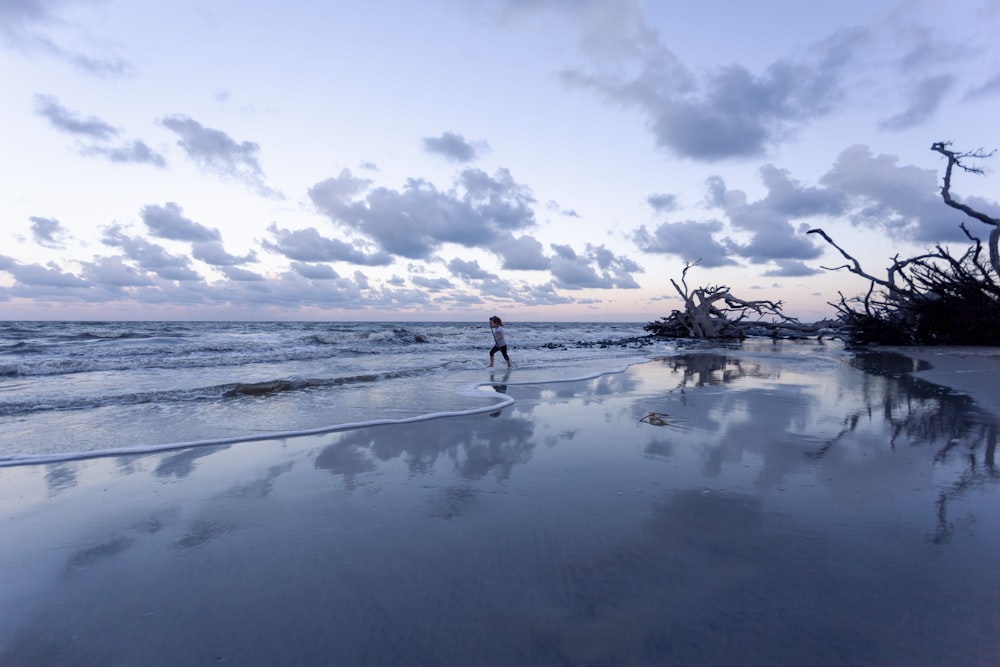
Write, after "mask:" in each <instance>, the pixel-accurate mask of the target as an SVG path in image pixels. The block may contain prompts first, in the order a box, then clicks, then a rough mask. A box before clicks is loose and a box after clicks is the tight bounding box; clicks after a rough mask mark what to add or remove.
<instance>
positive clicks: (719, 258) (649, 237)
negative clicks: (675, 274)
mask: <svg viewBox="0 0 1000 667" xmlns="http://www.w3.org/2000/svg"><path fill="white" fill-rule="evenodd" d="M724 228H725V226H724V225H723V224H722V222H721V221H719V220H708V221H701V222H699V221H696V220H683V221H680V222H664V223H661V224H660V225H657V227H656V229H654V230H653V231H652V232H650V231H649V230H647V229H646V227H645V226H642V227H640V228H639V229H637V230H636V231H635V232H633V234H632V241H633V242H634V243H635V244H636V245H637V246H639V249H640V250H642V251H643V252H648V253H655V254H664V255H674V256H676V257H679V258H681V259H683V260H684V261H685V262H698V263H699V264H700V265H701V266H705V267H717V266H732V265H734V264H738V262H737V261H736V260H735V258H734V257H733V253H732V252H731V246H730V244H729V243H727V242H726V241H725V240H722V241H720V240H718V239H717V238H716V234H718V233H719V232H721V231H722V230H723V229H724Z"/></svg>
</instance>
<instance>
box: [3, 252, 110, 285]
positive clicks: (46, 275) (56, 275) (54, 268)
mask: <svg viewBox="0 0 1000 667" xmlns="http://www.w3.org/2000/svg"><path fill="white" fill-rule="evenodd" d="M0 271H6V272H7V273H9V274H10V275H11V276H13V277H14V280H16V281H17V282H19V283H21V284H22V285H27V286H39V287H58V288H65V287H90V284H89V283H88V282H87V281H86V280H83V279H81V278H80V277H78V276H76V275H74V274H72V273H69V272H67V271H64V270H63V268H62V267H60V266H58V265H57V264H56V263H55V262H49V263H48V264H46V265H45V266H42V265H41V264H22V263H21V262H19V261H17V260H16V259H14V258H13V257H7V256H5V255H0Z"/></svg>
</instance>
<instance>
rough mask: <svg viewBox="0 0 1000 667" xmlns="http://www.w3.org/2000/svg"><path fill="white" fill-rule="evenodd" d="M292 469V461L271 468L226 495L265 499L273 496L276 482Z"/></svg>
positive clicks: (236, 486) (240, 484)
mask: <svg viewBox="0 0 1000 667" xmlns="http://www.w3.org/2000/svg"><path fill="white" fill-rule="evenodd" d="M291 469H292V462H291V461H289V462H287V463H282V464H281V465H276V466H271V467H270V468H268V469H267V470H265V471H264V472H263V474H261V476H260V477H258V478H257V479H255V480H252V481H249V482H241V483H239V484H236V485H235V486H233V487H232V488H231V489H230V490H229V491H227V492H226V495H229V496H236V497H241V498H265V497H267V496H269V495H271V492H272V491H273V490H274V482H275V480H277V479H278V477H280V476H281V475H283V474H285V473H287V472H289V471H290V470H291Z"/></svg>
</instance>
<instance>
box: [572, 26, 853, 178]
mask: <svg viewBox="0 0 1000 667" xmlns="http://www.w3.org/2000/svg"><path fill="white" fill-rule="evenodd" d="M870 39H871V35H870V34H869V33H868V32H866V31H863V30H843V31H839V32H837V33H834V35H833V36H831V37H830V38H828V39H826V40H823V41H821V42H818V43H816V44H814V45H813V46H812V47H810V48H809V49H808V51H807V52H806V53H805V55H803V56H802V57H801V58H800V59H798V60H796V61H793V60H791V59H783V60H777V61H775V62H774V63H772V64H771V65H770V66H768V67H767V68H765V69H764V70H763V71H762V72H760V73H754V72H751V71H750V70H749V69H747V68H746V67H744V66H743V65H740V64H731V65H727V66H723V67H719V68H716V69H714V70H710V71H707V72H704V73H700V74H695V73H693V72H691V71H690V70H688V68H687V67H685V66H684V65H683V63H682V62H681V61H680V60H679V59H678V58H677V57H676V56H675V55H674V54H673V53H672V52H670V51H669V50H668V49H667V48H666V47H664V46H663V45H662V44H660V43H659V41H658V40H657V39H655V38H654V37H652V36H651V37H649V38H647V39H646V40H644V41H643V42H641V43H639V44H640V45H641V48H640V49H638V51H637V53H636V55H635V57H634V59H633V60H634V64H635V66H634V68H633V69H634V72H633V73H632V74H631V75H624V74H620V73H617V72H615V71H611V72H610V73H602V72H600V71H598V72H586V71H583V70H581V69H570V70H567V71H565V72H563V74H562V78H563V81H564V82H566V83H567V84H569V85H571V86H575V87H579V88H581V89H583V90H589V91H593V92H595V93H597V94H599V95H601V96H603V97H604V98H605V99H607V100H609V101H612V102H616V103H619V104H622V105H624V106H627V107H633V108H637V109H639V110H640V111H641V112H643V113H644V114H645V116H646V119H647V124H648V127H649V129H650V130H651V131H652V133H653V137H654V140H655V142H656V145H657V146H658V147H660V148H662V149H664V150H666V151H668V152H670V153H672V154H675V155H678V156H680V157H685V158H690V159H694V160H700V161H706V162H714V161H718V160H723V159H727V158H751V157H758V156H761V155H764V154H766V152H767V151H768V150H769V149H770V148H772V147H774V146H776V145H778V144H780V143H781V142H783V141H785V140H786V139H787V138H788V137H790V136H792V135H793V134H794V133H795V132H796V130H797V129H798V128H800V127H801V126H803V125H804V124H806V123H807V122H809V121H811V120H814V119H816V118H820V117H823V116H826V115H828V114H829V113H830V112H832V111H833V110H834V109H836V108H837V107H838V105H839V104H841V103H842V101H843V99H844V96H845V91H844V86H845V83H844V78H845V74H846V72H847V71H848V70H849V67H850V66H851V65H852V64H853V63H854V62H855V61H856V60H857V57H858V54H859V53H860V52H862V51H863V46H864V45H865V44H867V43H868V42H869V41H870ZM617 69H618V70H621V69H622V68H621V67H620V66H618V67H617Z"/></svg>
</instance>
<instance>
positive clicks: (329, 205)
mask: <svg viewBox="0 0 1000 667" xmlns="http://www.w3.org/2000/svg"><path fill="white" fill-rule="evenodd" d="M368 185H369V182H368V181H366V180H363V179H357V178H355V177H354V176H353V175H352V174H351V173H350V171H349V170H346V169H345V170H344V171H342V172H341V174H340V175H339V176H338V177H336V178H329V179H326V180H324V181H321V182H320V183H317V184H316V185H314V186H313V187H312V188H310V189H309V197H310V199H311V200H312V201H313V203H314V204H315V205H316V208H317V209H318V210H319V211H320V212H321V213H323V214H325V215H327V216H328V217H329V218H330V220H331V221H332V222H333V223H334V224H336V225H338V226H340V227H345V228H347V229H349V230H351V231H352V232H354V233H358V234H361V235H362V236H363V237H365V238H367V239H370V240H371V241H372V242H373V243H375V244H376V245H377V246H378V247H379V248H380V249H382V250H384V251H385V252H388V253H391V254H393V255H398V256H401V257H406V258H408V259H427V258H429V257H430V256H431V255H432V254H433V253H434V252H435V251H436V250H438V249H439V248H440V247H441V246H442V245H444V244H446V243H453V244H457V245H461V246H465V247H469V248H473V247H476V248H481V247H489V246H490V245H491V244H492V243H493V242H495V241H496V240H497V239H499V238H503V237H504V236H506V235H507V234H509V232H511V231H514V230H518V229H523V228H526V227H530V226H532V225H534V224H535V214H534V211H533V209H532V205H533V204H534V203H535V199H534V197H533V196H532V193H531V190H530V189H529V188H527V187H526V186H523V185H521V184H519V183H517V182H516V181H514V179H513V177H512V176H511V174H510V172H509V171H508V170H506V169H498V170H497V171H496V172H495V173H494V174H493V175H492V176H491V175H488V174H487V173H486V172H484V171H481V170H479V169H466V170H464V171H462V172H461V173H460V174H459V176H458V180H457V182H456V183H455V185H454V188H453V189H452V190H450V191H447V192H442V191H439V190H438V189H437V188H435V187H434V185H432V184H431V183H428V182H427V181H424V180H419V179H409V180H408V181H407V182H406V185H405V186H404V187H403V189H402V190H392V189H389V188H384V187H380V188H376V189H374V190H371V191H366V190H367V187H368Z"/></svg>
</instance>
